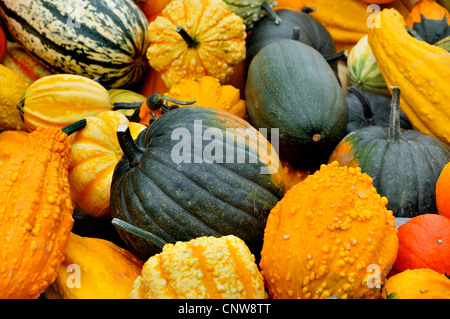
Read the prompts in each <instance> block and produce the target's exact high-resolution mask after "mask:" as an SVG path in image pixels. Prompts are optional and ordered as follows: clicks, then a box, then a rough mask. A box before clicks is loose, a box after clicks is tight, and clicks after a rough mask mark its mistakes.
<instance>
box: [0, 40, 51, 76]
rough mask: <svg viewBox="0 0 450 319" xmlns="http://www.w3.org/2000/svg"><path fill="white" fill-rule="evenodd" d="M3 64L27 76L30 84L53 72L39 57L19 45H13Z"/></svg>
mask: <svg viewBox="0 0 450 319" xmlns="http://www.w3.org/2000/svg"><path fill="white" fill-rule="evenodd" d="M2 64H3V65H4V66H6V67H7V68H9V69H11V70H13V71H14V72H16V73H18V74H20V75H21V76H23V77H24V78H25V80H26V81H27V82H28V84H31V83H33V82H34V81H36V80H38V79H40V78H42V77H44V76H47V75H51V74H53V72H52V71H50V70H49V69H48V68H47V67H45V66H44V65H43V64H42V63H41V62H39V60H38V59H36V58H35V57H34V56H32V55H30V54H29V53H27V52H26V51H25V50H24V49H23V47H21V46H19V45H11V46H10V47H8V52H7V53H6V56H5V58H4V59H3V62H2Z"/></svg>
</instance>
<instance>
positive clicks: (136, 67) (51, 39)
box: [0, 0, 149, 88]
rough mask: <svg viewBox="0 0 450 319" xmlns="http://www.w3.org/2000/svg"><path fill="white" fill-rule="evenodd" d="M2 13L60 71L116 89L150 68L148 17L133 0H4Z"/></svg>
mask: <svg viewBox="0 0 450 319" xmlns="http://www.w3.org/2000/svg"><path fill="white" fill-rule="evenodd" d="M0 13H1V15H2V17H3V19H4V21H5V24H6V26H7V28H8V30H9V32H10V33H11V34H12V35H13V36H14V38H15V39H16V40H17V41H18V42H19V43H21V44H22V45H23V46H24V48H25V49H26V50H27V51H29V52H30V53H31V54H33V55H34V56H36V57H37V58H39V59H40V60H41V61H43V62H44V63H45V64H46V65H48V66H49V67H50V68H51V69H52V70H54V71H55V72H59V73H71V74H77V75H82V76H86V77H89V78H92V79H93V78H98V79H99V81H100V83H101V84H102V85H103V86H104V87H106V88H116V87H123V86H127V85H129V84H132V83H134V82H136V81H137V80H139V79H140V77H141V76H142V75H143V73H144V72H145V70H146V69H147V67H148V61H147V60H146V57H145V53H146V51H147V47H148V44H149V43H148V39H147V28H148V21H147V18H146V17H145V15H144V14H143V13H142V11H141V10H140V9H139V8H138V7H137V6H136V4H135V3H134V2H133V1H132V0H107V1H100V0H20V1H17V0H1V1H0Z"/></svg>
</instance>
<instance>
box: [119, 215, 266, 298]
mask: <svg viewBox="0 0 450 319" xmlns="http://www.w3.org/2000/svg"><path fill="white" fill-rule="evenodd" d="M112 222H113V224H115V225H117V226H119V227H122V228H123V229H124V230H125V231H130V232H133V233H135V234H138V235H139V236H142V237H145V238H147V240H149V241H153V242H158V243H159V245H160V246H161V247H160V252H159V253H158V254H156V255H153V256H151V257H150V258H149V259H148V260H147V261H146V262H145V264H144V266H143V267H142V272H141V275H140V276H139V277H138V278H137V279H136V281H135V282H134V286H133V289H132V291H131V292H130V298H132V299H266V298H267V293H266V291H265V287H264V280H263V278H262V276H261V273H260V272H259V269H258V266H257V265H256V263H255V256H254V255H253V254H252V253H251V252H250V250H249V248H248V247H247V245H246V244H245V242H244V241H243V240H242V239H240V238H239V237H236V236H234V235H227V236H202V237H197V238H193V239H191V240H189V241H185V242H182V241H178V242H176V243H166V242H164V241H163V240H161V238H157V237H155V236H154V234H151V233H147V232H145V231H143V230H142V229H140V228H138V227H135V226H132V225H130V224H128V223H125V222H123V221H122V220H118V219H113V221H112Z"/></svg>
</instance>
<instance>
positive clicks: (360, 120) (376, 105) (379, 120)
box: [345, 86, 412, 133]
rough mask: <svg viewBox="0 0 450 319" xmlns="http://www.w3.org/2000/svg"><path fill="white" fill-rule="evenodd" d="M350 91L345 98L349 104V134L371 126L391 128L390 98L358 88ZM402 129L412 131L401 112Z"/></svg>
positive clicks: (354, 87)
mask: <svg viewBox="0 0 450 319" xmlns="http://www.w3.org/2000/svg"><path fill="white" fill-rule="evenodd" d="M348 90H349V93H348V94H347V95H346V96H345V98H346V100H347V104H348V125H347V133H350V132H353V131H356V130H357V129H360V128H363V127H366V126H370V125H375V126H381V127H389V125H390V114H391V99H390V98H388V97H386V96H384V95H382V94H377V93H372V92H367V91H363V90H360V89H358V88H357V87H356V86H350V87H348ZM400 127H401V128H403V129H405V130H411V129H412V124H411V122H410V121H409V119H408V117H407V116H406V115H405V114H404V113H403V112H402V111H401V110H400Z"/></svg>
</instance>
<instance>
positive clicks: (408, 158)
mask: <svg viewBox="0 0 450 319" xmlns="http://www.w3.org/2000/svg"><path fill="white" fill-rule="evenodd" d="M392 90H393V97H392V111H391V119H390V127H388V128H385V127H380V126H368V127H365V128H361V129H359V130H356V131H353V132H352V133H350V134H348V135H347V136H345V138H344V139H343V140H342V141H341V142H340V143H339V145H338V146H337V147H336V149H335V150H334V152H333V154H332V155H331V156H330V159H329V162H332V161H338V162H339V163H340V165H346V166H349V167H356V166H359V167H361V170H362V172H363V173H366V174H368V175H369V176H370V177H372V178H373V186H374V187H375V188H376V189H377V191H378V193H379V194H380V195H382V196H385V197H386V198H387V199H388V204H387V206H386V207H387V208H388V209H390V210H392V211H393V213H394V216H395V217H402V218H403V217H409V218H411V217H415V216H417V215H421V214H431V213H437V208H436V192H435V188H436V182H437V179H438V177H439V174H440V173H441V171H442V169H443V168H444V166H445V165H446V164H447V163H448V162H449V161H450V148H449V147H448V146H446V145H445V144H444V143H442V142H441V141H440V140H438V139H437V138H435V137H432V136H430V135H427V134H424V133H422V132H419V131H415V130H404V129H402V128H400V90H399V89H398V88H397V87H392ZM361 196H364V194H361Z"/></svg>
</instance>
